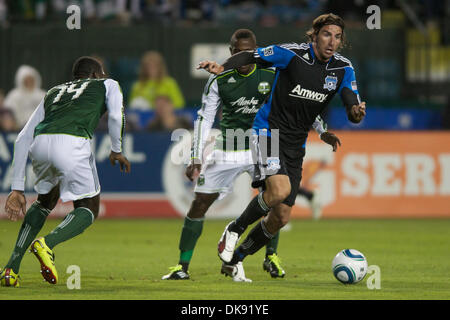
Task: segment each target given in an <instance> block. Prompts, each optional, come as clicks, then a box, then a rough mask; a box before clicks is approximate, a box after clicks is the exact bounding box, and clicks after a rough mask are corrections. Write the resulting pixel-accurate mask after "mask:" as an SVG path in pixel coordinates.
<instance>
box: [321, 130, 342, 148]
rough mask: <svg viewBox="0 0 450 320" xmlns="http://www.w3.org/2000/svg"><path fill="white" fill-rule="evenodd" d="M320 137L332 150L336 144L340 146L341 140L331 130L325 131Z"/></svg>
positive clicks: (336, 146)
mask: <svg viewBox="0 0 450 320" xmlns="http://www.w3.org/2000/svg"><path fill="white" fill-rule="evenodd" d="M320 139H321V140H322V141H323V142H325V143H327V144H329V145H330V146H332V147H333V152H336V150H337V148H338V146H339V147H340V146H341V140H339V138H338V137H337V136H336V135H335V134H334V133H332V132H328V131H325V132H323V133H322V134H321V135H320Z"/></svg>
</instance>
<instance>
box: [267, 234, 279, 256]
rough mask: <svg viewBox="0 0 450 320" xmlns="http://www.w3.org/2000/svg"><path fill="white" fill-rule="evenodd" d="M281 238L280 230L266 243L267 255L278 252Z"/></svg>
mask: <svg viewBox="0 0 450 320" xmlns="http://www.w3.org/2000/svg"><path fill="white" fill-rule="evenodd" d="M279 239H280V231H278V232H277V234H276V235H275V236H274V237H273V238H272V239H271V240H270V241H269V242H268V243H267V244H266V257H267V256H270V255H272V254H274V253H277V248H278V240H279Z"/></svg>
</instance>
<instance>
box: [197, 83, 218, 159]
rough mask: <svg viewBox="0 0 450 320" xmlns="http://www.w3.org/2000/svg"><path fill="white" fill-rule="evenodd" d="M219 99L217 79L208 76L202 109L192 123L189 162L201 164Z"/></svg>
mask: <svg viewBox="0 0 450 320" xmlns="http://www.w3.org/2000/svg"><path fill="white" fill-rule="evenodd" d="M220 103H221V99H220V96H219V88H218V84H217V77H216V76H210V78H209V80H208V82H207V84H206V86H205V90H204V92H203V95H202V107H201V109H200V110H199V111H198V113H197V114H198V116H197V120H195V123H194V141H193V144H192V150H191V160H192V159H198V160H199V161H200V162H202V154H203V148H204V146H205V143H206V139H207V138H208V135H209V132H210V131H211V127H212V126H213V124H214V119H215V118H216V113H217V110H218V109H219V106H220Z"/></svg>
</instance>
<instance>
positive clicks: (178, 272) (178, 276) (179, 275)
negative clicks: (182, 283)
mask: <svg viewBox="0 0 450 320" xmlns="http://www.w3.org/2000/svg"><path fill="white" fill-rule="evenodd" d="M169 271H170V272H169V273H168V274H166V275H165V276H163V277H162V278H161V279H162V280H189V273H187V272H184V270H183V267H182V266H181V264H178V265H176V266H175V267H170V268H169Z"/></svg>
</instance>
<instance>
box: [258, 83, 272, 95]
mask: <svg viewBox="0 0 450 320" xmlns="http://www.w3.org/2000/svg"><path fill="white" fill-rule="evenodd" d="M269 91H270V84H269V83H268V82H267V81H263V82H260V83H259V84H258V92H259V93H261V94H266V93H268V92H269Z"/></svg>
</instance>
